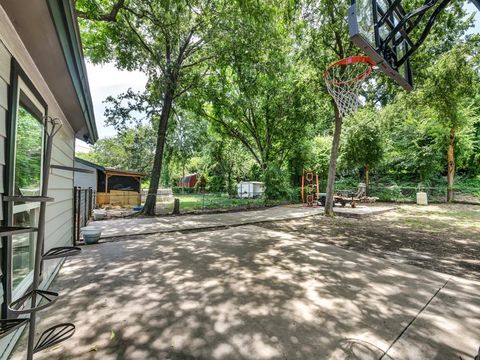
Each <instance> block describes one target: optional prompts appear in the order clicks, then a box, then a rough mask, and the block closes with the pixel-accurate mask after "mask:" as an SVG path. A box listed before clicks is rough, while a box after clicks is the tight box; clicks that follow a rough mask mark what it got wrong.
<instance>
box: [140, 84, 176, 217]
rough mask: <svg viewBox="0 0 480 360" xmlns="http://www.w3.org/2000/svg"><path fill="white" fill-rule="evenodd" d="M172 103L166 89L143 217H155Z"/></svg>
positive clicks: (171, 93)
mask: <svg viewBox="0 0 480 360" xmlns="http://www.w3.org/2000/svg"><path fill="white" fill-rule="evenodd" d="M172 103H173V91H172V90H171V88H167V90H166V91H165V96H164V99H163V106H162V113H161V115H160V124H159V125H158V132H157V145H156V149H155V158H154V160H153V168H152V176H151V178H150V187H149V188H148V195H147V199H146V200H145V205H144V207H143V213H144V214H145V215H150V216H153V215H155V206H156V204H157V191H158V183H159V181H160V175H161V173H162V160H163V149H164V147H165V135H166V133H167V125H168V119H169V117H170V110H171V109H172Z"/></svg>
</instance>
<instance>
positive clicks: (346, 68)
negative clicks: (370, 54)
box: [324, 56, 373, 118]
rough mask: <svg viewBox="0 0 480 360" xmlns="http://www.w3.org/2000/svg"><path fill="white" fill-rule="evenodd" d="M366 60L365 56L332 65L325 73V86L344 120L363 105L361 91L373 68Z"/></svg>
mask: <svg viewBox="0 0 480 360" xmlns="http://www.w3.org/2000/svg"><path fill="white" fill-rule="evenodd" d="M352 59H356V61H355V60H352ZM359 59H360V60H359ZM366 59H368V58H366V57H363V56H357V57H351V58H347V59H344V60H341V61H339V62H337V63H335V64H333V65H331V66H330V67H329V68H328V69H327V71H325V75H324V77H325V84H326V85H327V89H328V92H329V94H330V95H331V96H332V97H333V99H334V100H335V103H336V104H337V107H338V111H339V112H340V116H341V117H342V118H344V117H346V116H348V115H350V114H352V113H354V112H356V111H357V110H358V108H359V107H360V105H361V103H360V97H359V94H360V90H361V89H362V84H363V82H364V81H365V79H366V78H367V77H368V76H369V75H370V74H371V72H372V66H373V65H372V63H371V62H368V61H367V60H366ZM349 60H350V61H349Z"/></svg>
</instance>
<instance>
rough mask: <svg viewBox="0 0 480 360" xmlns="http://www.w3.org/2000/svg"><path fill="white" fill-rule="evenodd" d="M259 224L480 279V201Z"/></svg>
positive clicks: (379, 255)
mask: <svg viewBox="0 0 480 360" xmlns="http://www.w3.org/2000/svg"><path fill="white" fill-rule="evenodd" d="M261 226H263V227H265V228H268V229H273V230H281V231H286V232H291V233H295V234H296V235H302V236H304V237H306V238H309V239H312V240H314V241H319V242H323V243H327V244H332V245H336V246H339V247H342V248H344V249H350V250H356V251H358V252H360V253H365V254H370V255H373V256H376V257H379V258H385V259H388V260H391V261H395V262H402V263H407V264H410V265H415V266H419V267H422V268H426V269H431V270H435V271H440V272H443V273H447V274H452V275H457V276H461V277H465V278H471V279H477V280H478V279H480V206H472V205H459V204H455V205H431V206H428V207H418V206H415V205H403V206H401V207H400V208H399V209H398V210H396V211H394V212H389V213H385V214H381V215H377V216H372V217H369V218H364V219H360V220H357V219H349V218H342V217H336V218H333V219H330V218H325V217H323V216H315V217H310V218H305V219H294V220H288V221H280V222H276V223H265V224H262V225H261Z"/></svg>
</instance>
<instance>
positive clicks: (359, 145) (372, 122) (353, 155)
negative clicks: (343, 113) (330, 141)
mask: <svg viewBox="0 0 480 360" xmlns="http://www.w3.org/2000/svg"><path fill="white" fill-rule="evenodd" d="M383 142H384V136H383V134H382V129H381V127H380V124H379V114H378V112H377V111H376V110H375V109H372V108H365V109H362V110H360V111H359V112H358V113H356V114H355V116H352V117H350V118H349V119H347V122H346V123H345V131H344V134H343V145H342V158H341V161H342V162H343V163H344V166H347V167H349V168H358V167H366V166H368V167H370V168H373V167H375V166H376V165H378V164H380V162H381V161H382V160H383V154H384V149H383Z"/></svg>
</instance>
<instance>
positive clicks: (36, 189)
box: [11, 81, 45, 298]
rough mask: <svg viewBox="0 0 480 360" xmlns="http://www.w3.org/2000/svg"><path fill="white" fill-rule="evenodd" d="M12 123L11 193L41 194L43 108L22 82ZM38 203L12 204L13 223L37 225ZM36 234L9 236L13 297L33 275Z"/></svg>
mask: <svg viewBox="0 0 480 360" xmlns="http://www.w3.org/2000/svg"><path fill="white" fill-rule="evenodd" d="M17 109H18V110H17V117H16V124H15V129H16V130H15V149H14V164H15V166H14V174H13V186H14V188H13V192H14V193H15V195H24V196H33V195H40V192H41V185H42V166H43V164H42V162H43V143H44V134H43V122H42V118H43V114H44V113H45V109H43V107H42V106H41V105H40V104H39V103H38V101H37V99H36V98H35V96H34V95H33V94H32V93H31V92H30V91H29V90H28V88H27V87H26V86H25V84H24V83H23V82H22V81H19V94H18V105H17ZM39 211H40V203H20V202H19V203H15V204H14V205H13V225H15V226H26V227H31V226H33V227H36V226H38V215H39ZM36 236H37V234H36V233H28V234H21V235H15V236H13V238H12V268H11V271H12V297H13V298H18V297H20V296H22V295H23V294H24V293H25V291H26V290H27V289H28V287H29V286H30V284H31V282H32V278H33V267H34V262H35V242H36Z"/></svg>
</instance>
